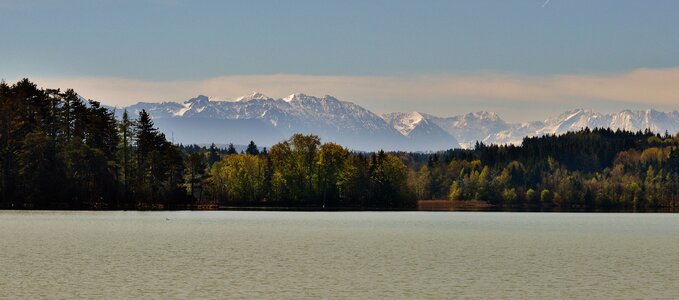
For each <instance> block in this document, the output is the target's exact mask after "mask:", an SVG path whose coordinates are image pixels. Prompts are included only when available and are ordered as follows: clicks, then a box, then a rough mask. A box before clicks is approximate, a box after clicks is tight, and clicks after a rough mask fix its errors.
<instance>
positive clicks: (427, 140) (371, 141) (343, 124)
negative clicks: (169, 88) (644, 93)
mask: <svg viewBox="0 0 679 300" xmlns="http://www.w3.org/2000/svg"><path fill="white" fill-rule="evenodd" d="M142 109H145V110H146V111H147V112H149V114H151V116H152V117H153V118H154V120H156V121H157V124H158V125H159V127H161V126H165V128H162V127H161V129H162V130H165V131H167V132H166V134H170V133H173V134H174V133H176V132H181V131H188V129H184V128H180V127H178V126H179V125H178V124H184V125H182V126H185V127H186V128H194V127H191V126H194V125H195V124H209V126H213V127H214V128H206V127H201V128H196V129H195V130H194V132H192V133H187V134H186V137H185V140H182V137H183V136H182V134H180V133H177V134H175V137H176V138H177V140H178V141H180V142H185V143H188V142H213V141H215V142H218V141H222V140H220V139H233V140H227V141H228V142H235V143H246V144H247V143H248V142H249V140H250V139H258V141H261V143H263V144H262V145H266V144H267V143H268V144H273V143H275V142H277V141H280V140H282V139H285V138H287V137H289V136H290V135H291V134H293V133H297V132H302V133H313V134H317V135H319V136H321V138H323V140H324V141H332V142H337V143H339V144H343V145H345V146H348V147H349V148H352V149H358V150H379V149H380V148H384V149H385V150H405V151H419V150H423V151H426V150H443V149H449V148H453V147H459V146H461V147H463V148H470V147H473V146H474V144H475V143H476V142H477V141H480V142H484V143H487V144H520V143H521V142H522V140H523V138H524V137H526V136H541V135H545V134H562V133H565V132H568V131H576V130H579V129H582V128H585V127H589V128H595V127H598V128H613V129H624V130H628V131H637V130H644V129H646V128H648V129H650V130H652V131H654V132H659V133H663V132H664V131H665V130H668V131H670V132H672V133H676V132H677V131H679V112H677V111H673V112H669V113H665V112H660V111H656V110H653V109H647V110H643V111H632V110H623V111H620V112H618V113H612V114H602V113H598V112H595V111H593V110H591V109H582V108H580V109H574V110H569V111H566V112H564V113H562V114H559V115H558V116H555V117H551V118H548V119H546V120H542V121H533V122H526V123H507V122H505V121H504V120H503V119H502V118H500V116H499V115H497V114H496V113H494V112H488V111H479V112H472V113H467V114H462V115H457V116H452V117H438V116H434V115H430V114H425V113H420V112H408V113H390V114H384V115H381V116H378V115H376V114H374V113H373V112H371V111H369V110H367V109H365V108H363V107H361V106H360V105H357V104H354V103H352V102H348V101H342V100H339V99H337V98H335V97H332V96H329V95H325V96H323V97H315V96H310V95H306V94H303V93H295V94H292V95H290V96H288V97H285V98H278V99H274V98H270V97H267V96H265V95H264V94H262V93H257V92H253V93H252V94H249V95H247V96H243V97H239V98H237V99H235V100H230V101H220V100H214V99H213V98H208V97H206V96H203V95H199V96H197V97H195V98H192V99H189V100H187V101H184V102H183V103H176V102H163V103H148V102H140V103H137V104H135V105H131V106H129V107H127V110H128V113H129V114H130V115H136V114H138V113H139V111H141V110H142ZM122 111H123V110H122V109H118V110H116V114H118V115H119V114H122ZM179 120H182V121H179ZM246 124H247V126H248V127H242V126H246ZM196 126H197V125H196ZM206 126H208V125H206ZM255 128H256V129H257V131H252V130H255ZM236 137H241V139H243V140H242V141H241V140H236ZM245 139H247V140H245ZM222 142H225V141H222ZM458 143H459V144H458Z"/></svg>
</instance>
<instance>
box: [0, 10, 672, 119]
mask: <svg viewBox="0 0 679 300" xmlns="http://www.w3.org/2000/svg"><path fill="white" fill-rule="evenodd" d="M543 4H544V1H542V0H522V1H518V0H517V1H480V0H477V1H396V0H390V1H349V0H343V1H301V0H300V1H184V0H167V1H163V0H146V1H145V0H139V1H126V0H120V1H105V0H89V1H78V0H73V1H67V0H44V1H38V0H22V1H19V0H0V28H2V29H3V31H2V32H3V34H2V41H3V42H2V46H0V77H2V78H5V79H7V80H15V79H16V78H20V77H25V76H29V77H32V78H39V79H41V80H42V82H45V83H46V84H47V83H52V82H53V83H55V84H56V83H59V84H69V83H70V84H71V85H75V86H62V87H64V88H65V87H75V88H76V89H77V88H78V87H79V85H83V86H82V89H85V90H87V91H91V92H90V93H91V94H92V93H95V94H96V95H93V96H96V97H98V98H101V99H102V101H103V102H114V103H121V104H122V103H129V102H131V101H137V100H157V101H160V100H181V99H179V98H177V99H173V97H172V96H171V95H170V94H167V93H166V92H163V91H153V88H154V87H155V88H157V89H162V88H163V87H164V86H163V85H162V84H171V83H172V82H175V83H176V82H182V83H184V84H186V90H184V91H182V92H176V93H175V94H174V95H177V96H176V97H184V96H185V95H184V94H186V95H189V94H191V93H194V92H196V93H201V92H202V93H207V92H211V91H212V92H214V93H217V94H218V95H214V96H223V97H235V96H237V95H238V94H239V93H242V92H243V90H246V89H256V90H260V91H263V92H269V93H273V94H274V95H271V96H283V95H278V94H277V93H285V91H283V89H284V87H280V86H277V87H272V86H271V83H270V82H269V81H270V80H269V81H262V80H261V79H262V78H260V77H261V76H264V77H266V76H272V75H279V76H280V75H291V76H292V75H294V76H296V77H295V78H299V77H300V76H302V77H303V78H306V79H305V80H307V79H308V80H311V81H313V82H316V81H314V80H319V79H323V78H326V79H327V78H335V79H336V77H341V78H344V79H347V78H350V79H352V80H360V78H364V79H365V78H369V79H370V80H375V79H376V78H377V79H380V80H385V78H387V79H388V78H392V79H393V78H397V79H398V80H401V81H403V80H406V81H409V82H413V80H409V79H412V78H417V79H418V80H419V82H425V81H424V80H422V78H434V79H435V80H440V79H441V78H444V79H446V80H458V82H459V81H460V80H463V79H464V80H468V79H470V78H471V79H476V80H479V81H480V83H479V84H482V83H483V82H485V81H487V82H493V80H495V79H497V78H498V77H501V78H509V79H511V80H513V81H521V82H525V81H526V80H528V81H531V84H532V85H536V84H537V85H540V83H539V82H536V80H542V79H544V78H548V79H550V80H556V79H559V78H562V77H564V76H566V77H568V78H571V77H573V76H582V77H583V78H589V77H591V76H603V77H605V78H609V79H610V77H614V78H618V77H625V76H628V75H629V74H635V73H634V72H638V71H639V70H651V71H653V70H658V71H659V72H664V71H667V70H674V69H676V68H677V67H679V57H678V54H679V18H677V12H679V1H670V0H667V1H662V0H658V1H627V0H596V1H593V0H589V1H580V0H551V1H550V2H549V3H548V5H546V6H544V7H543ZM484 74H485V75H487V76H490V79H487V77H483V76H485V75H484ZM488 74H490V75H488ZM671 75H672V76H673V75H674V73H672V74H671ZM243 76H245V77H243ZM248 76H250V77H248ZM252 76H254V77H252ZM216 78H221V80H222V81H224V80H226V81H228V79H229V78H232V79H234V80H236V79H237V80H236V81H238V82H241V84H240V85H238V86H236V87H234V86H233V85H228V84H227V85H225V87H223V88H222V89H218V88H217V87H215V86H214V85H215V84H216V83H214V82H215V79H216ZM247 78H250V79H251V82H252V83H248V82H247ZM451 78H453V79H451ZM68 79H70V81H69V80H68ZM84 79H87V80H97V79H98V80H99V81H97V82H98V83H97V85H98V86H101V84H102V83H101V81H105V79H110V81H116V82H127V83H128V84H132V83H134V84H136V86H137V87H138V86H139V85H142V86H147V87H148V89H150V90H146V91H144V92H143V93H139V94H138V96H135V94H134V93H128V94H110V93H109V94H105V93H103V92H101V93H99V92H95V91H94V87H92V86H84V83H82V82H88V81H87V80H84ZM113 79H114V80H113ZM286 80H289V79H286ZM308 80H307V81H308ZM370 80H368V81H366V82H374V81H370ZM649 80H650V79H649ZM232 81H233V80H232ZM303 81H304V80H303ZM415 81H417V80H415ZM206 82H212V84H213V86H210V89H208V91H199V90H198V89H199V87H206ZM243 82H245V83H243ZM352 82H353V81H352ZM191 83H192V84H191ZM256 83H259V84H261V86H257V85H256ZM425 83H426V82H425ZM119 84H120V83H119ZM289 84H290V88H289V92H290V93H292V92H298V91H299V89H309V88H310V87H309V86H308V85H304V84H302V83H300V81H299V80H297V81H289ZM324 84H329V86H328V88H327V89H328V91H327V92H324V91H314V92H323V93H332V92H336V93H340V95H337V96H339V97H345V98H350V99H349V100H352V101H355V102H357V103H359V104H363V105H365V106H367V107H368V108H371V109H374V110H378V111H379V110H383V111H387V110H388V109H380V108H382V107H383V106H385V105H391V106H393V108H396V109H402V110H416V109H417V110H425V111H426V110H428V111H430V112H431V111H433V110H435V111H440V112H442V113H443V114H454V113H455V112H458V111H459V110H460V109H467V110H470V111H471V110H482V109H485V110H496V111H500V112H504V113H506V114H509V118H510V119H511V118H515V119H520V114H519V113H520V111H521V110H519V109H517V106H519V107H520V108H521V109H523V110H524V111H525V110H526V109H529V110H530V109H532V110H534V111H536V112H540V113H542V114H543V115H545V116H546V115H548V114H550V113H552V112H553V111H558V110H560V109H562V108H565V107H568V108H572V107H581V106H583V105H590V106H592V107H593V108H595V109H609V110H616V109H621V108H627V107H630V108H644V107H647V106H653V107H656V108H660V109H675V108H679V107H676V106H677V105H673V104H672V99H657V100H653V101H649V100H648V99H629V98H625V97H622V98H625V99H615V96H614V95H607V96H605V97H602V96H592V95H591V94H594V93H589V94H582V93H580V94H576V95H571V97H567V96H568V95H560V96H559V97H560V98H558V99H557V98H554V97H552V98H550V99H545V100H544V101H540V99H538V98H539V97H535V99H533V98H531V99H526V100H522V99H505V98H507V97H498V96H496V95H493V94H491V95H476V94H473V95H469V93H462V95H455V93H451V94H450V95H448V94H446V93H437V94H434V95H423V96H422V97H421V98H420V99H412V98H413V95H415V96H416V95H420V94H426V93H417V92H416V91H417V89H418V88H422V89H424V88H425V87H424V86H417V87H415V86H413V87H411V89H410V90H408V91H403V93H401V94H402V95H404V96H402V97H401V98H402V99H398V98H399V96H398V95H401V94H399V93H391V95H392V96H391V98H390V99H386V98H384V99H377V98H380V97H381V96H380V95H381V94H380V93H379V92H380V91H379V90H375V89H372V90H370V91H368V90H363V91H362V90H359V89H357V90H355V91H347V90H348V88H347V87H337V88H334V87H333V86H332V85H331V83H328V82H325V83H324ZM366 85H367V83H366ZM322 86H323V84H322ZM393 86H394V84H391V85H385V87H384V88H388V87H393ZM123 87H125V86H124V85H116V86H110V87H106V88H101V90H106V89H110V90H113V89H115V88H123ZM229 88H230V89H229ZM311 88H312V89H313V87H311ZM488 88H489V89H493V88H494V87H493V86H489V87H488ZM663 88H665V87H664V86H663ZM666 88H671V87H666ZM127 89H128V90H134V89H133V88H129V87H128V88H127ZM268 90H270V91H268ZM671 92H672V90H670V91H664V93H666V94H671ZM371 93H372V94H371ZM394 94H395V95H396V96H394ZM561 94H564V93H561ZM565 94H569V93H565ZM154 95H156V96H154ZM654 97H655V96H652V97H650V98H654ZM142 98H143V99H142ZM148 98H158V99H148ZM168 98H169V99H168ZM516 98H520V96H517V97H516ZM527 98H530V97H527ZM546 98H549V97H546ZM642 98H643V97H642ZM374 99H376V100H374ZM559 99H561V100H564V101H566V100H567V101H566V103H562V102H563V101H557V100H559ZM676 100H677V102H676V103H679V99H676ZM392 104H393V105H392Z"/></svg>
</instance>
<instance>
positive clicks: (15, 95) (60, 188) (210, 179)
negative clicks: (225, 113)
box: [0, 79, 679, 209]
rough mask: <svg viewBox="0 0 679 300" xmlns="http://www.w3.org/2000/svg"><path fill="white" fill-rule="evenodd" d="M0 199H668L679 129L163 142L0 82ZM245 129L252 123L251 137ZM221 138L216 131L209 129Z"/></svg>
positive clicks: (333, 203)
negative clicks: (447, 145)
mask: <svg viewBox="0 0 679 300" xmlns="http://www.w3.org/2000/svg"><path fill="white" fill-rule="evenodd" d="M0 113H1V115H0V116H1V119H0V158H1V160H2V168H1V169H0V194H1V198H0V207H1V208H15V209H194V208H216V207H217V206H218V205H221V206H230V207H292V208H341V209H413V208H415V205H416V202H417V201H418V200H427V199H448V200H450V201H466V200H480V201H486V202H488V203H490V204H493V205H496V206H498V207H512V208H515V207H527V208H544V207H549V208H552V207H557V208H563V209H573V208H589V209H596V208H618V209H637V208H644V209H645V208H649V209H653V208H668V207H677V206H679V150H678V149H677V146H679V135H677V136H672V135H670V134H669V133H665V134H664V135H659V134H654V133H652V132H650V131H646V132H625V131H611V130H608V129H594V130H590V129H585V130H581V131H578V132H569V133H567V134H563V135H558V136H556V135H549V136H543V137H535V138H526V139H524V141H523V145H522V146H513V145H510V146H496V145H484V144H480V143H479V144H477V145H476V146H475V147H474V149H470V150H461V149H455V150H448V151H444V152H437V153H428V154H425V153H406V152H392V153H385V152H384V151H380V152H377V153H356V152H350V151H348V150H347V149H346V148H344V147H342V146H341V145H337V144H334V143H325V144H323V143H321V140H320V139H319V138H318V137H317V136H314V135H302V134H295V135H293V136H292V137H291V138H290V139H288V140H285V141H281V142H280V143H277V144H275V145H274V146H272V147H271V148H270V149H266V148H263V149H260V148H258V147H257V146H256V144H255V143H254V142H251V143H250V145H249V146H248V148H247V150H246V151H245V152H243V153H237V151H236V150H235V149H234V147H233V146H231V147H228V148H226V149H219V148H217V147H215V146H214V145H213V146H211V147H201V146H196V145H187V146H184V145H174V144H172V143H170V142H169V141H168V140H167V139H166V137H165V136H164V135H163V134H162V133H160V132H159V131H158V130H157V128H155V126H154V124H153V122H152V120H151V118H150V117H149V115H148V113H147V112H146V111H144V110H142V111H140V112H139V114H138V115H135V116H128V115H127V113H126V112H123V114H122V118H121V119H119V120H116V119H115V117H114V112H112V111H110V110H108V109H106V108H103V107H102V106H101V105H100V104H99V103H98V102H96V101H91V100H87V101H85V100H83V99H81V98H80V97H79V96H78V95H77V94H76V93H75V92H74V91H73V90H67V91H65V92H62V91H60V90H51V89H40V88H38V87H37V86H36V85H35V84H33V83H31V82H30V81H28V80H26V79H25V80H22V81H19V82H17V83H15V84H13V85H8V84H6V83H2V84H0ZM252 139H253V140H257V137H256V136H253V137H252ZM215 142H219V141H215Z"/></svg>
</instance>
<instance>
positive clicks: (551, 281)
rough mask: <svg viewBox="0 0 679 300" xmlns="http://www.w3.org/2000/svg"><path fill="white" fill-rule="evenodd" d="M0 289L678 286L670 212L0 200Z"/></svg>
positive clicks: (587, 292) (608, 292)
mask: <svg viewBox="0 0 679 300" xmlns="http://www.w3.org/2000/svg"><path fill="white" fill-rule="evenodd" d="M0 266H1V267H2V271H1V272H0V298H9V299H15V298H45V297H47V298H83V297H84V298H162V299H167V298H221V299H227V298H228V299H233V298H276V299H281V298H295V299H297V298H352V299H353V298H389V299H391V298H408V299H411V298H437V299H438V298H486V299H487V298H514V299H525V298H534V299H553V298H563V299H569V298H573V299H592V298H611V299H637V298H638V299H642V298H643V299H649V298H656V299H679V215H676V214H596V213H571V214H568V213H491V212H476V213H475V212H454V213H429V212H335V213H324V212H237V211H220V212H16V211H6V212H0Z"/></svg>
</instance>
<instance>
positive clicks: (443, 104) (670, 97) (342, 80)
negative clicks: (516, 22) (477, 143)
mask: <svg viewBox="0 0 679 300" xmlns="http://www.w3.org/2000/svg"><path fill="white" fill-rule="evenodd" d="M32 79H33V80H35V81H36V82H37V83H38V84H39V85H41V86H45V87H59V88H73V89H75V90H76V91H78V92H79V93H80V94H81V95H83V96H85V97H88V98H92V99H95V100H98V101H101V102H103V103H106V104H111V105H118V106H123V105H129V104H131V103H136V102H138V101H149V102H160V101H182V100H185V99H188V98H190V97H193V96H195V95H198V94H205V95H208V96H215V97H217V98H222V99H235V98H237V97H239V96H242V95H245V94H249V93H251V92H252V91H259V92H263V93H265V94H267V95H269V96H270V97H284V96H287V95H289V94H291V93H294V92H304V93H307V94H311V95H319V96H322V95H326V94H330V95H333V96H336V97H338V98H340V99H345V100H349V101H353V102H356V103H359V104H361V105H364V106H366V107H368V108H373V109H377V110H378V111H389V110H391V109H384V107H388V106H386V105H391V104H393V103H399V104H400V106H399V107H398V108H399V109H408V110H418V109H421V107H434V105H436V106H437V107H440V108H439V109H438V110H440V111H441V112H442V113H445V112H451V111H453V110H455V108H456V106H457V105H458V104H463V103H464V104H466V105H467V106H469V105H468V104H469V103H470V102H474V101H478V102H484V103H487V102H488V101H495V102H496V103H503V104H504V105H506V104H507V103H515V104H516V105H517V107H521V106H531V105H545V106H550V105H553V104H558V103H564V102H568V101H572V100H588V101H589V100H591V101H605V102H607V103H611V102H613V103H615V102H619V103H621V104H630V103H632V104H637V106H638V105H646V106H650V107H655V106H662V107H671V108H675V107H677V103H679V101H678V100H679V84H677V82H679V68H671V69H638V70H633V71H630V72H627V73H620V74H604V75H567V74H566V75H553V76H523V75H511V74H500V73H492V72H487V73H476V74H467V75H422V76H309V75H288V74H278V75H251V76H224V77H216V78H212V79H208V80H200V81H190V80H189V81H144V80H133V79H125V78H109V77H63V78H57V77H39V78H32ZM380 108H382V109H380ZM392 109H393V107H392ZM479 109H487V108H483V107H479Z"/></svg>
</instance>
